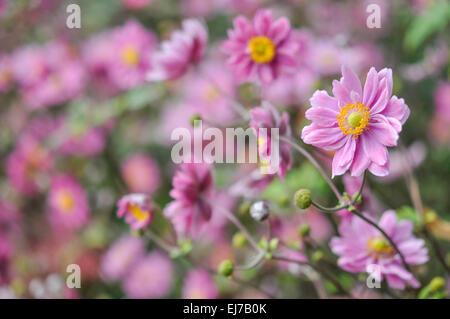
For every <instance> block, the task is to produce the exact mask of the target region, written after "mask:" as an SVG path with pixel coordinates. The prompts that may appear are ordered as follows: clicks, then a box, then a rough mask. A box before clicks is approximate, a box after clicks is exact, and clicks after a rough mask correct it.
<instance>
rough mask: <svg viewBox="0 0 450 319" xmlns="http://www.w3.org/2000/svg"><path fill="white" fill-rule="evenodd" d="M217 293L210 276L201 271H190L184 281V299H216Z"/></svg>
mask: <svg viewBox="0 0 450 319" xmlns="http://www.w3.org/2000/svg"><path fill="white" fill-rule="evenodd" d="M218 296H219V291H218V289H217V287H216V285H215V284H214V281H213V279H212V278H211V275H210V274H209V273H208V272H207V271H206V270H203V269H194V270H191V271H190V272H189V273H188V274H187V276H186V280H185V281H184V286H183V298H184V299H216V298H217V297H218Z"/></svg>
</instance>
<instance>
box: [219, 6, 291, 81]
mask: <svg viewBox="0 0 450 319" xmlns="http://www.w3.org/2000/svg"><path fill="white" fill-rule="evenodd" d="M228 38H229V39H228V40H227V41H225V42H224V43H223V46H222V49H223V51H224V52H225V53H226V54H228V55H229V59H228V65H229V66H230V67H231V68H232V69H233V70H234V72H235V75H236V77H237V78H238V80H240V81H245V80H251V81H254V80H260V81H261V82H262V83H263V84H269V83H271V82H272V81H273V80H275V79H276V78H278V76H279V75H281V74H283V73H286V72H294V71H295V70H296V67H297V61H296V59H295V55H296V53H297V49H298V46H297V43H296V41H294V39H293V38H292V37H291V25H290V22H289V20H288V19H287V18H285V17H283V18H279V19H277V20H275V19H274V17H273V13H272V11H270V10H259V11H258V12H257V13H256V14H255V16H254V18H253V21H248V20H247V19H246V18H245V17H243V16H239V17H237V18H236V19H234V29H233V30H229V31H228Z"/></svg>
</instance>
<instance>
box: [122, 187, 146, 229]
mask: <svg viewBox="0 0 450 319" xmlns="http://www.w3.org/2000/svg"><path fill="white" fill-rule="evenodd" d="M117 207H118V210H117V216H118V217H125V221H126V222H127V223H128V224H130V227H131V228H132V229H134V230H138V229H142V228H145V227H147V226H148V225H149V224H150V222H151V221H152V219H153V215H154V208H153V205H152V203H151V201H150V197H149V196H147V195H145V194H129V195H126V196H124V197H122V198H121V199H120V200H119V201H118V202H117Z"/></svg>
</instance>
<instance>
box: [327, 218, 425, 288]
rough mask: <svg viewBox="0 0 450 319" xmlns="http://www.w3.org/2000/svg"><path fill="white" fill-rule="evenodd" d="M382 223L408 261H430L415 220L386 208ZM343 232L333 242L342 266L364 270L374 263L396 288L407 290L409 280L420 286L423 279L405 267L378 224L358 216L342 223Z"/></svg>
mask: <svg viewBox="0 0 450 319" xmlns="http://www.w3.org/2000/svg"><path fill="white" fill-rule="evenodd" d="M367 217H368V218H371V217H370V216H367ZM378 225H379V226H380V227H381V228H382V229H383V230H384V231H385V232H386V233H387V235H388V236H389V237H390V238H392V240H393V241H394V243H395V244H396V245H397V247H398V248H399V249H400V251H401V252H402V254H403V255H404V257H405V259H406V263H408V264H409V265H421V264H424V263H426V262H427V261H428V250H427V248H426V247H425V242H424V240H423V239H417V238H416V237H414V235H413V232H412V231H413V222H412V221H411V220H400V221H398V220H397V216H396V214H395V212H394V211H386V212H385V213H384V214H383V216H382V217H381V219H380V221H379V222H378ZM339 233H340V235H341V237H334V238H333V239H332V240H331V242H330V247H331V249H332V250H333V252H334V253H335V254H337V255H338V256H339V260H338V265H339V267H341V268H342V269H344V270H347V271H349V272H355V273H362V272H366V271H367V266H368V265H372V264H373V265H377V266H379V267H380V272H381V278H380V280H382V279H383V278H386V280H387V283H388V285H389V286H391V287H392V288H395V289H404V288H405V283H408V284H410V285H411V286H413V287H415V288H417V287H419V285H420V284H419V282H418V281H417V280H416V279H415V278H414V277H413V275H412V274H411V273H409V272H408V271H407V270H406V269H405V268H404V266H403V264H402V261H401V258H400V255H399V254H398V253H397V252H396V251H395V249H394V247H393V246H392V245H391V244H390V243H389V241H388V240H387V239H386V238H384V236H383V235H382V234H381V233H380V232H379V231H378V230H377V229H376V228H375V227H373V226H372V225H370V224H368V223H367V222H365V221H364V220H362V219H361V218H356V217H355V218H352V219H351V220H350V221H347V222H343V223H341V224H340V226H339Z"/></svg>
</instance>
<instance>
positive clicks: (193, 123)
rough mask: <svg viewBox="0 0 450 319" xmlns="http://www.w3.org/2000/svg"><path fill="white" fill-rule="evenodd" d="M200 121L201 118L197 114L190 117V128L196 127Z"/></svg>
mask: <svg viewBox="0 0 450 319" xmlns="http://www.w3.org/2000/svg"><path fill="white" fill-rule="evenodd" d="M201 120H202V117H201V116H200V115H199V114H194V115H192V116H191V119H190V123H191V126H192V127H195V126H197V124H198V122H199V121H201Z"/></svg>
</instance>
